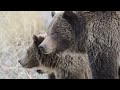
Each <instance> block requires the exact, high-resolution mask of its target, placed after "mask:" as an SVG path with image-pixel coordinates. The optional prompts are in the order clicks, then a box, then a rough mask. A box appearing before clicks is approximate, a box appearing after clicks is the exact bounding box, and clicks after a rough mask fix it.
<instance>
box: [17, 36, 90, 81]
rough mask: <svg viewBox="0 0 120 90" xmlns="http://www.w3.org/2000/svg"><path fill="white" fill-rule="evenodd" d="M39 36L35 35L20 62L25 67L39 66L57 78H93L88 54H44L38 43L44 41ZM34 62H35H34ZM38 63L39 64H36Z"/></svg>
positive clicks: (50, 76) (51, 76)
mask: <svg viewBox="0 0 120 90" xmlns="http://www.w3.org/2000/svg"><path fill="white" fill-rule="evenodd" d="M41 38H42V37H41V36H39V37H38V38H37V37H36V36H34V37H33V41H34V42H33V44H32V45H31V46H30V47H29V48H28V49H27V53H26V55H25V56H24V58H23V59H22V60H20V61H19V62H20V63H21V65H22V66H23V67H26V68H32V67H39V68H40V70H42V71H39V72H42V73H43V72H45V73H48V74H49V78H52V79H53V77H54V75H53V73H54V74H55V78H56V79H92V73H91V69H90V67H89V61H88V56H87V55H86V54H73V53H66V52H63V53H59V54H54V53H53V54H48V55H46V54H42V53H41V51H40V50H39V49H38V45H39V44H40V43H41V42H42V41H43V38H42V39H41ZM31 62H32V63H31ZM33 62H34V63H33ZM36 63H37V64H36Z"/></svg>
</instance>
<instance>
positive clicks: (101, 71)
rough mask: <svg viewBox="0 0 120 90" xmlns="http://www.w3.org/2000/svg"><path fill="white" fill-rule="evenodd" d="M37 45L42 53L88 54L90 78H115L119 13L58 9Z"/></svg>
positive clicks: (116, 75) (118, 48)
mask: <svg viewBox="0 0 120 90" xmlns="http://www.w3.org/2000/svg"><path fill="white" fill-rule="evenodd" d="M49 43H50V44H49ZM39 48H40V49H41V51H42V53H44V54H51V53H60V52H65V51H68V52H69V53H84V54H85V55H88V59H89V61H90V65H91V69H92V74H93V78H94V79H117V78H118V63H117V61H118V59H119V52H120V14H119V12H117V11H104V12H103V11H94V12H91V11H74V12H73V11H65V12H60V13H58V14H56V15H55V16H54V17H53V21H52V22H51V24H50V25H49V28H48V35H47V37H46V38H45V40H44V41H43V42H42V43H41V44H40V45H39Z"/></svg>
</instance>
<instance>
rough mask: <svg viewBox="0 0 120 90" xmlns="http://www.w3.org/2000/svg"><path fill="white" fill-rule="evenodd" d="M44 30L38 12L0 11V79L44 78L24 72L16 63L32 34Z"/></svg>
mask: <svg viewBox="0 0 120 90" xmlns="http://www.w3.org/2000/svg"><path fill="white" fill-rule="evenodd" d="M45 30H46V28H45V25H44V22H43V20H42V17H40V12H35V11H34V12H32V11H29V12H27V11H25V12H24V11H21V12H20V11H14V12H11V11H0V78H2V79H3V78H4V79H27V78H30V79H32V78H46V76H45V75H38V74H37V73H35V71H34V70H30V71H26V70H25V69H23V68H22V67H21V66H20V65H19V63H18V62H17V61H18V60H19V59H20V58H21V57H22V55H23V54H24V51H25V50H26V48H27V47H28V46H29V44H30V43H31V40H32V36H33V34H38V33H39V32H44V31H45Z"/></svg>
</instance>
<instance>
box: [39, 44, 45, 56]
mask: <svg viewBox="0 0 120 90" xmlns="http://www.w3.org/2000/svg"><path fill="white" fill-rule="evenodd" d="M38 48H39V49H40V51H41V52H42V53H43V54H45V53H46V48H45V45H39V46H38Z"/></svg>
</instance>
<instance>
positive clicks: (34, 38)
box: [33, 35, 39, 45]
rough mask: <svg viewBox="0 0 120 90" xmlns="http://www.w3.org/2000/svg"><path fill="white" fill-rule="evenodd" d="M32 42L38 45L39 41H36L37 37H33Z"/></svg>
mask: <svg viewBox="0 0 120 90" xmlns="http://www.w3.org/2000/svg"><path fill="white" fill-rule="evenodd" d="M33 42H34V43H35V44H36V45H38V43H39V39H38V37H37V36H36V35H33Z"/></svg>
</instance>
